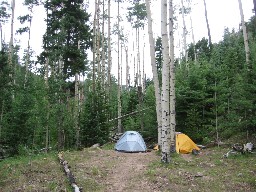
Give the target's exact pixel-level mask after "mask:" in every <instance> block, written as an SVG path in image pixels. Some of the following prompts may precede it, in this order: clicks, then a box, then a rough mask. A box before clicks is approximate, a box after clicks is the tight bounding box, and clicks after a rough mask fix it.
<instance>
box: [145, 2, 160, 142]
mask: <svg viewBox="0 0 256 192" xmlns="http://www.w3.org/2000/svg"><path fill="white" fill-rule="evenodd" d="M146 9H147V18H148V37H149V45H150V58H151V67H152V73H153V81H154V87H155V98H156V114H157V125H158V128H157V130H158V145H159V146H161V145H162V142H161V129H162V109H161V94H160V92H161V91H160V86H159V80H158V74H157V67H156V58H155V41H154V37H153V30H152V17H151V10H150V0H146Z"/></svg>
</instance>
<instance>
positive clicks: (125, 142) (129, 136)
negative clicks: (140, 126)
mask: <svg viewBox="0 0 256 192" xmlns="http://www.w3.org/2000/svg"><path fill="white" fill-rule="evenodd" d="M115 150H117V151H123V152H145V151H146V150H147V147H146V144H145V142H144V140H143V138H142V136H141V135H140V134H139V133H138V132H136V131H126V132H125V133H124V134H123V135H122V136H121V137H120V139H119V140H118V141H117V143H116V144H115Z"/></svg>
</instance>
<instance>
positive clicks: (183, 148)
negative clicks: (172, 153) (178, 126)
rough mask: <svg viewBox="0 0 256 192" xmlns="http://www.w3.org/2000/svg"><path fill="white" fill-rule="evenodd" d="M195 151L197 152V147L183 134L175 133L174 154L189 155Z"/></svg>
mask: <svg viewBox="0 0 256 192" xmlns="http://www.w3.org/2000/svg"><path fill="white" fill-rule="evenodd" d="M193 149H195V150H197V151H199V150H200V149H199V147H198V146H197V145H196V144H195V143H194V142H193V141H192V140H191V139H190V138H189V137H188V136H187V135H185V134H184V133H176V152H177V153H191V152H192V150H193Z"/></svg>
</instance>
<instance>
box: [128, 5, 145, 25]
mask: <svg viewBox="0 0 256 192" xmlns="http://www.w3.org/2000/svg"><path fill="white" fill-rule="evenodd" d="M146 18H147V12H146V4H145V3H140V2H139V1H134V2H133V7H128V16H127V19H128V22H130V23H131V24H132V26H133V28H144V22H145V20H146Z"/></svg>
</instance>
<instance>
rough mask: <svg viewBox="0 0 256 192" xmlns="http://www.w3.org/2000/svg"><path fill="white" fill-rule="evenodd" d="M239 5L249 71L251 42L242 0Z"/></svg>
mask: <svg viewBox="0 0 256 192" xmlns="http://www.w3.org/2000/svg"><path fill="white" fill-rule="evenodd" d="M238 4H239V10H240V16H241V22H242V28H243V36H244V50H245V58H246V63H247V68H248V69H249V62H250V49H249V42H248V35H247V31H246V25H245V22H244V12H243V5H242V2H241V0H238Z"/></svg>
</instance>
